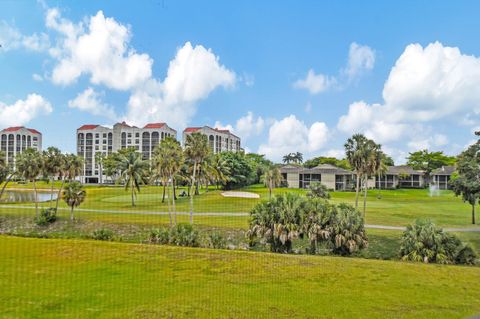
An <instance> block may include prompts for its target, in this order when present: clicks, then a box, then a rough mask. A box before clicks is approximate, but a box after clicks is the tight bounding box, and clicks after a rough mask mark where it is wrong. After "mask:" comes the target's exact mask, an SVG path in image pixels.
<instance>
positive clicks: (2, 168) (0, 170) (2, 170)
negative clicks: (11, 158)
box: [0, 151, 14, 199]
mask: <svg viewBox="0 0 480 319" xmlns="http://www.w3.org/2000/svg"><path fill="white" fill-rule="evenodd" d="M13 176H14V174H13V172H12V171H11V169H10V167H9V166H8V163H7V158H6V156H5V152H3V151H0V184H2V183H3V186H2V190H1V191H0V199H2V195H3V193H4V191H5V188H6V187H7V185H8V183H9V182H10V180H11V179H12V178H13Z"/></svg>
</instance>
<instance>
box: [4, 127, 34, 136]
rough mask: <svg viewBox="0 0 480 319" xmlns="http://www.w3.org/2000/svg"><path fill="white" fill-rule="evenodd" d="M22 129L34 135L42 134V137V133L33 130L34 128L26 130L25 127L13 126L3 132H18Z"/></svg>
mask: <svg viewBox="0 0 480 319" xmlns="http://www.w3.org/2000/svg"><path fill="white" fill-rule="evenodd" d="M21 129H27V130H28V131H30V132H31V133H33V134H40V135H42V133H40V132H39V131H37V130H35V129H33V128H26V127H24V126H12V127H7V128H6V129H4V130H3V132H16V131H18V130H21Z"/></svg>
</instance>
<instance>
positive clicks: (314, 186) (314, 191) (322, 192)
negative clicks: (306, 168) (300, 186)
mask: <svg viewBox="0 0 480 319" xmlns="http://www.w3.org/2000/svg"><path fill="white" fill-rule="evenodd" d="M307 196H308V197H310V198H324V199H329V198H330V193H329V192H328V189H327V186H325V185H323V184H322V183H321V182H313V183H310V186H309V187H308V193H307Z"/></svg>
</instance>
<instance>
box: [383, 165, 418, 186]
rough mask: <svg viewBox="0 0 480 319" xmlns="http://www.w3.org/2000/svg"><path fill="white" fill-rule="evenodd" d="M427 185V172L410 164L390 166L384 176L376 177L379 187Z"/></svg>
mask: <svg viewBox="0 0 480 319" xmlns="http://www.w3.org/2000/svg"><path fill="white" fill-rule="evenodd" d="M425 186H426V180H425V173H424V172H423V171H420V170H415V169H413V168H412V167H410V166H406V165H400V166H389V167H388V168H387V171H386V172H385V173H384V174H382V176H380V177H379V176H376V177H375V187H376V188H379V189H394V188H423V187H425Z"/></svg>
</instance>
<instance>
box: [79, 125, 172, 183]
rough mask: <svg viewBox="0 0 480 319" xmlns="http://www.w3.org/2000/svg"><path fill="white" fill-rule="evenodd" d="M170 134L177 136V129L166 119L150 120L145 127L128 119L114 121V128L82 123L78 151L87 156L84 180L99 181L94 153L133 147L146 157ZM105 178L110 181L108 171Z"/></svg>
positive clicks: (106, 153)
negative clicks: (159, 121)
mask: <svg viewBox="0 0 480 319" xmlns="http://www.w3.org/2000/svg"><path fill="white" fill-rule="evenodd" d="M168 136H171V137H173V138H175V139H176V137H177V131H175V130H174V129H172V128H170V127H169V126H168V125H167V124H166V123H150V124H147V125H145V126H144V127H142V128H139V127H136V126H130V125H128V124H127V123H125V122H122V123H117V124H115V125H114V126H113V129H111V128H108V127H105V126H101V125H83V126H81V127H80V128H78V129H77V155H78V156H80V157H82V158H83V159H84V170H83V174H82V175H83V176H82V177H81V181H82V182H83V183H98V182H99V181H100V167H99V165H98V163H96V161H95V154H97V153H103V154H104V155H105V156H106V155H108V154H111V153H113V152H116V151H118V150H120V149H123V148H128V147H133V148H135V149H136V150H137V151H139V152H141V153H142V157H143V159H144V160H150V159H151V157H152V154H153V150H154V148H155V146H157V145H158V144H160V141H161V140H163V139H164V138H166V137H168ZM102 180H103V181H107V177H106V176H105V174H103V177H102ZM110 182H111V181H110Z"/></svg>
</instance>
